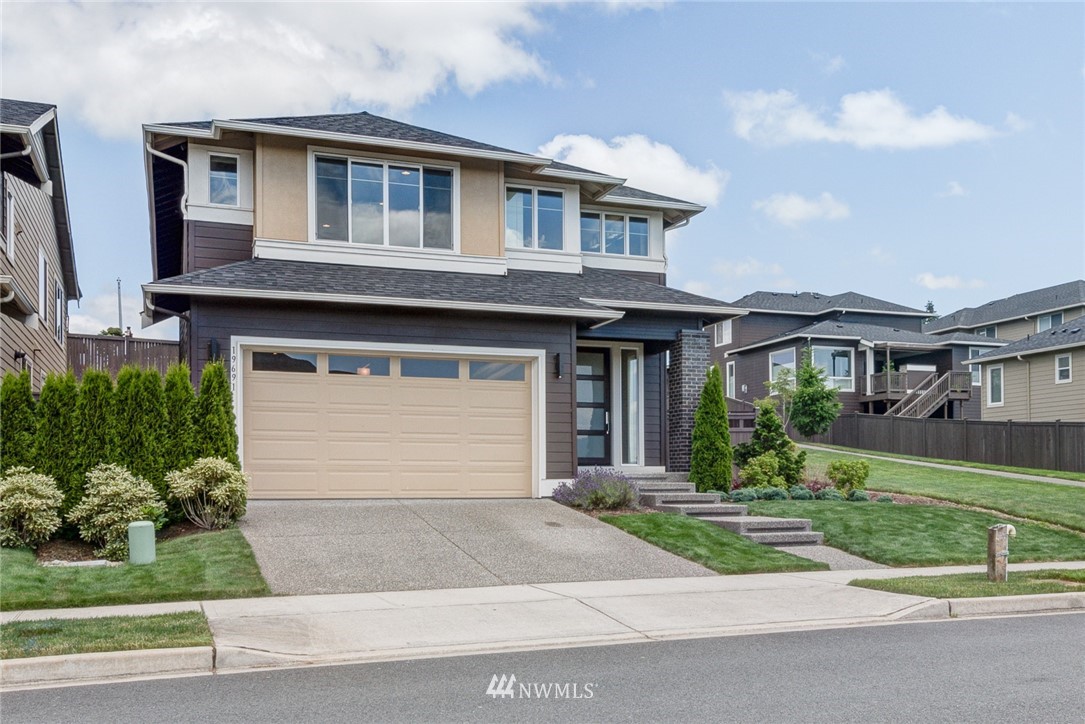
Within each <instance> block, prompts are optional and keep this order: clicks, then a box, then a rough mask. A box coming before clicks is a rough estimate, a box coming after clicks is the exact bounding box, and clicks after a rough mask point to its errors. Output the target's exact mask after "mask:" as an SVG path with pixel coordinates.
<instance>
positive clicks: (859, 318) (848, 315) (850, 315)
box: [817, 312, 923, 332]
mask: <svg viewBox="0 0 1085 724" xmlns="http://www.w3.org/2000/svg"><path fill="white" fill-rule="evenodd" d="M823 319H836V320H839V321H841V322H849V323H851V324H876V325H878V326H879V327H890V328H895V329H903V330H906V331H908V332H922V331H923V317H905V316H899V315H896V314H875V313H873V312H845V313H843V314H833V315H826V316H824V317H818V319H817V321H819V322H820V321H822V320H823Z"/></svg>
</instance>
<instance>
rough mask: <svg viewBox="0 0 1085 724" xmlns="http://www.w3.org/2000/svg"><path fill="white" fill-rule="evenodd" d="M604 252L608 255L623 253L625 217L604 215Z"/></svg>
mask: <svg viewBox="0 0 1085 724" xmlns="http://www.w3.org/2000/svg"><path fill="white" fill-rule="evenodd" d="M604 230H605V231H606V252H607V253H608V254H624V253H625V217H624V216H611V215H610V214H607V215H606V221H605V225H604Z"/></svg>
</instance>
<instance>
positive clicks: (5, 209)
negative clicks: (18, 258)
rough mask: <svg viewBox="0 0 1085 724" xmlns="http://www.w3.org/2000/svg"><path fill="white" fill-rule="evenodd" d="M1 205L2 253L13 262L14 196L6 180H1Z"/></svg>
mask: <svg viewBox="0 0 1085 724" xmlns="http://www.w3.org/2000/svg"><path fill="white" fill-rule="evenodd" d="M2 193H3V204H2V205H0V214H2V216H3V218H2V219H0V233H2V234H3V235H4V253H6V254H7V255H8V259H9V260H11V261H13V262H14V261H15V196H14V195H13V194H12V193H11V189H9V188H8V180H7V179H6V178H5V179H4V180H3V191H2Z"/></svg>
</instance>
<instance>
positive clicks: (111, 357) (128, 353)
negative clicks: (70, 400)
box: [67, 334, 181, 379]
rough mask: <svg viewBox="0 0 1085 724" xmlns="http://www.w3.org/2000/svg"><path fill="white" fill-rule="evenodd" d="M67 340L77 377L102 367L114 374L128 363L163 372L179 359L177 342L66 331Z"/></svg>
mask: <svg viewBox="0 0 1085 724" xmlns="http://www.w3.org/2000/svg"><path fill="white" fill-rule="evenodd" d="M67 341H68V366H69V367H70V368H71V369H72V371H73V372H74V373H75V376H76V379H83V372H85V371H86V370H104V371H105V372H108V373H109V374H111V375H113V376H114V377H116V376H117V373H118V372H119V371H120V369H121V367H123V366H124V365H127V364H130V365H135V366H136V367H141V368H143V369H156V370H158V371H159V372H161V373H162V374H166V370H167V369H168V368H169V366H170V365H171V364H173V363H174V362H177V361H178V360H180V359H181V348H180V345H179V344H178V343H177V342H170V341H164V340H157V339H155V340H151V339H134V338H132V337H111V336H106V335H97V334H69V335H68V340H67Z"/></svg>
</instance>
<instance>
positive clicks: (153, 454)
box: [113, 366, 166, 495]
mask: <svg viewBox="0 0 1085 724" xmlns="http://www.w3.org/2000/svg"><path fill="white" fill-rule="evenodd" d="M113 409H114V424H115V426H116V431H117V434H116V443H115V445H116V446H115V451H116V454H115V455H114V459H115V460H116V461H117V462H118V463H119V464H120V465H121V466H123V467H124V468H126V469H127V470H129V471H131V473H132V474H133V475H135V476H136V477H139V478H143V479H144V480H146V481H147V482H149V483H151V485H153V486H154V487H155V490H156V491H157V492H158V493H159V495H162V494H163V493H164V492H165V489H166V487H165V486H166V483H165V470H164V469H163V467H164V465H163V460H162V446H163V437H164V435H165V422H166V412H165V403H164V402H163V399H162V378H161V377H160V376H159V374H158V371H157V370H146V371H141V370H140V369H139V368H137V367H132V366H125V367H124V368H122V369H121V371H120V374H118V375H117V390H116V392H115V393H114V408H113Z"/></svg>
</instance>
